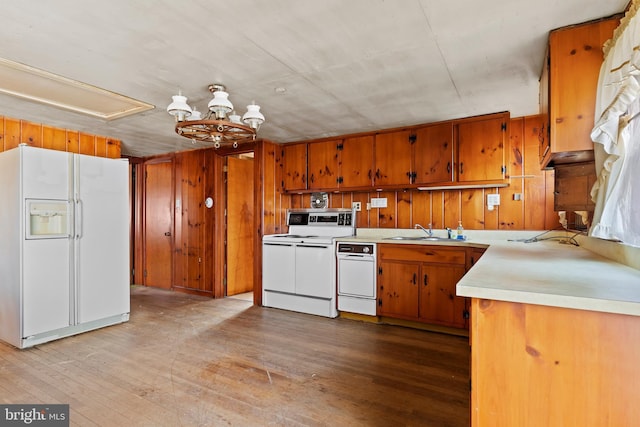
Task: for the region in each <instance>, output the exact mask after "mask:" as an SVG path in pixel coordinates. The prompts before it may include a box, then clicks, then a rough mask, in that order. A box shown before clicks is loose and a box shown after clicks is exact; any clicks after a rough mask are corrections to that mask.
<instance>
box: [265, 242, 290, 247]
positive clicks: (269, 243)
mask: <svg viewBox="0 0 640 427" xmlns="http://www.w3.org/2000/svg"><path fill="white" fill-rule="evenodd" d="M262 244H263V245H264V246H293V245H294V244H293V243H271V242H263V243H262Z"/></svg>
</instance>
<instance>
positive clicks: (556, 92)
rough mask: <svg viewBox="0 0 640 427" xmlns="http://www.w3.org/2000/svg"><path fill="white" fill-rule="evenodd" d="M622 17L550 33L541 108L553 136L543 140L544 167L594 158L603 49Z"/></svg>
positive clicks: (541, 153) (542, 82) (541, 158)
mask: <svg viewBox="0 0 640 427" xmlns="http://www.w3.org/2000/svg"><path fill="white" fill-rule="evenodd" d="M619 18H620V17H619V16H616V17H612V18H607V19H604V20H599V21H596V22H589V23H585V24H579V25H573V26H570V27H565V28H560V29H558V30H554V31H551V33H550V34H549V46H548V49H547V57H546V61H545V65H544V67H543V70H542V75H541V78H540V109H541V111H540V112H541V113H542V114H545V115H547V116H548V123H547V129H548V133H549V138H545V139H544V140H541V146H540V164H541V166H542V167H547V166H553V165H555V164H562V163H573V162H584V161H589V160H592V159H593V142H592V141H591V136H590V135H591V130H592V129H593V125H594V110H595V99H596V88H597V84H598V76H599V73H600V67H601V66H602V61H603V59H604V57H603V53H602V46H603V44H604V42H605V41H607V40H608V39H610V38H611V37H612V36H613V31H614V30H615V28H616V27H617V26H618V24H619V22H620V19H619Z"/></svg>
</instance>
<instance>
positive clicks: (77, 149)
mask: <svg viewBox="0 0 640 427" xmlns="http://www.w3.org/2000/svg"><path fill="white" fill-rule="evenodd" d="M21 143H25V144H29V145H32V146H34V147H40V148H48V149H51V150H59V151H68V152H70V153H79V154H87V155H90V156H98V157H109V158H112V159H117V158H120V155H121V144H120V141H119V140H117V139H114V138H109V137H106V136H99V135H92V134H88V133H84V132H79V131H77V130H71V129H60V128H56V127H52V126H47V125H43V124H40V123H34V122H29V121H27V120H20V119H12V118H10V117H3V116H0V151H6V150H10V149H12V148H15V147H17V146H18V145H19V144H21Z"/></svg>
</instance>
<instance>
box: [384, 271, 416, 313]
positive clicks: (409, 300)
mask: <svg viewBox="0 0 640 427" xmlns="http://www.w3.org/2000/svg"><path fill="white" fill-rule="evenodd" d="M378 267H379V269H378V309H377V314H378V315H381V316H392V317H399V318H403V319H417V318H418V293H419V288H418V279H419V274H420V265H419V264H418V263H408V262H404V261H380V263H379V264H378Z"/></svg>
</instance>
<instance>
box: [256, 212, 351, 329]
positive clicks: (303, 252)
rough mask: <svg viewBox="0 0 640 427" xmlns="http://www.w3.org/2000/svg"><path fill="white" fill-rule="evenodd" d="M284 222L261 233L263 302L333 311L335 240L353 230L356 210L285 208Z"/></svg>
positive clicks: (307, 310)
mask: <svg viewBox="0 0 640 427" xmlns="http://www.w3.org/2000/svg"><path fill="white" fill-rule="evenodd" d="M287 225H288V226H289V232H288V233H286V234H268V235H265V236H264V237H263V238H262V305H263V306H266V307H274V308H280V309H285V310H292V311H298V312H301V313H309V314H315V315H318V316H325V317H337V316H338V309H337V306H336V256H335V241H336V238H338V237H347V236H353V235H355V210H352V209H295V210H288V211H287Z"/></svg>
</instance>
